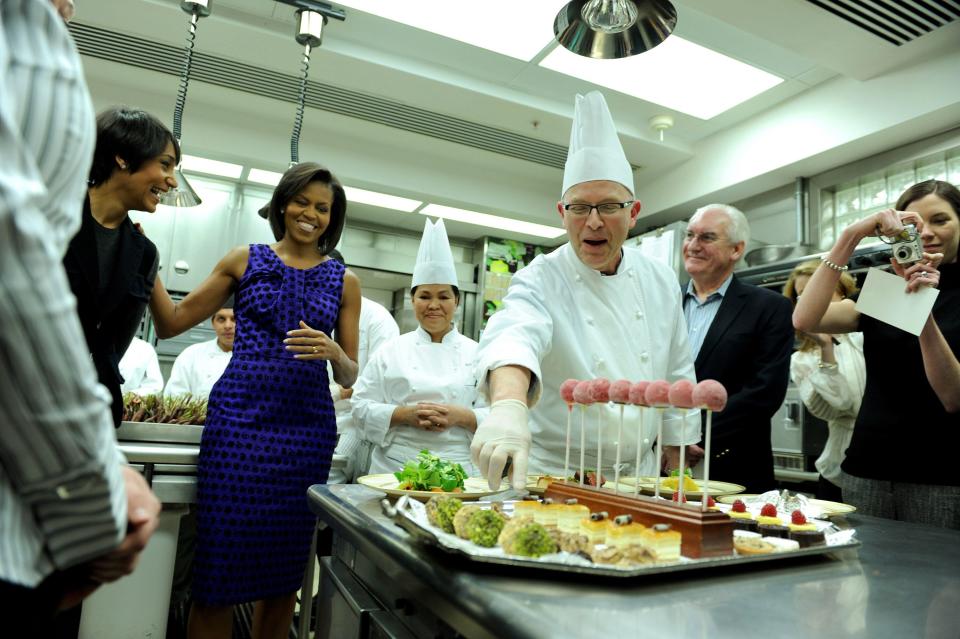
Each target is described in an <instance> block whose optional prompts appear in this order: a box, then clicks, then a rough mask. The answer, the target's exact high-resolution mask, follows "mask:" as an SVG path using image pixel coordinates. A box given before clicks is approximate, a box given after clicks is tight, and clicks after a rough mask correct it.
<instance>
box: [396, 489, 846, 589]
mask: <svg viewBox="0 0 960 639" xmlns="http://www.w3.org/2000/svg"><path fill="white" fill-rule="evenodd" d="M409 501H410V500H408V498H407V497H406V496H403V497H400V499H398V500H397V501H396V503H391V502H390V501H389V500H387V499H384V500H382V501H381V502H380V507H381V509H382V510H383V513H384V515H386V516H387V517H388V518H390V519H391V520H393V522H394V523H395V524H396V525H397V526H399V527H400V528H402V529H404V530H405V531H407V532H408V533H409V534H410V536H411V537H412V538H413V540H415V541H417V542H419V543H423V544H426V545H429V546H434V547H436V548H439V549H441V550H443V551H445V552H447V553H449V554H451V555H457V556H460V557H464V558H466V559H468V560H470V561H474V562H478V563H483V564H496V565H501V566H514V567H518V568H524V569H534V570H546V571H551V572H565V573H574V574H583V575H602V576H606V577H641V576H644V575H656V574H663V573H673V572H683V571H688V570H701V569H705V568H715V567H721V566H738V565H741V564H756V563H762V562H772V563H774V564H776V563H778V562H782V561H784V560H791V559H794V558H797V557H810V556H814V555H832V554H834V553H836V552H838V551H842V550H848V549H851V548H858V547H859V546H860V542H859V541H858V540H857V539H856V538H855V537H851V538H850V539H849V540H848V541H844V542H841V543H833V544H831V545H827V546H813V547H810V548H801V549H799V550H788V551H781V552H773V553H769V554H766V555H730V556H728V557H706V558H703V559H692V558H689V557H682V558H681V559H680V561H678V562H674V563H658V564H644V565H639V566H636V567H635V568H623V567H614V566H607V565H601V564H588V565H584V564H585V563H586V562H585V560H584V563H579V562H578V563H562V562H559V561H551V560H549V559H543V558H538V559H534V558H529V557H516V556H509V555H488V554H478V553H474V552H470V551H469V550H468V549H467V548H469V546H468V547H467V548H458V547H454V546H452V545H449V544H448V543H446V542H444V541H443V540H442V539H441V538H440V537H439V536H438V535H437V534H436V532H435V531H434V530H433V529H432V528H433V527H432V526H430V527H427V526H425V525H421V523H420V522H419V521H417V520H416V519H415V517H414V515H413V514H412V513H411V511H410V508H411V507H412V506H411V504H410V503H409ZM473 503H474V504H475V505H477V506H480V507H484V506H487V507H489V506H490V505H491V504H492V502H483V501H480V502H473ZM510 503H511V502H505V503H503V505H508V504H510ZM831 526H832V525H831ZM833 531H834V532H836V531H838V529H836V527H833ZM827 532H830V529H827ZM441 534H443V533H441ZM471 546H472V545H471ZM563 554H567V553H563ZM572 561H573V560H572Z"/></svg>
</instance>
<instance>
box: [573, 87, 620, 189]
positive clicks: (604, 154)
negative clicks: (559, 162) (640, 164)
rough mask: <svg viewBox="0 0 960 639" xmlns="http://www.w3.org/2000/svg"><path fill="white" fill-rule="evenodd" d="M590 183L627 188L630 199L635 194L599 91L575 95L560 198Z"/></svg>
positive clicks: (608, 111)
mask: <svg viewBox="0 0 960 639" xmlns="http://www.w3.org/2000/svg"><path fill="white" fill-rule="evenodd" d="M593 180H610V181H611V182H617V183H619V184H622V185H624V186H625V187H627V189H628V190H629V191H630V194H631V195H632V194H633V193H634V192H635V191H634V190H633V170H632V169H631V168H630V163H629V162H627V156H626V155H625V154H624V153H623V147H622V146H620V139H619V138H618V137H617V128H616V126H614V124H613V118H612V117H611V116H610V109H608V108H607V101H606V100H605V99H604V98H603V94H602V93H600V92H599V91H591V92H590V93H588V94H587V95H580V94H577V97H576V102H575V104H574V107H573V127H572V128H571V129H570V149H569V150H568V151H567V163H566V165H565V166H564V167H563V192H562V193H561V194H560V197H563V195H564V194H565V193H566V192H567V191H568V190H569V189H570V187H572V186H576V185H577V184H580V183H581V182H590V181H593Z"/></svg>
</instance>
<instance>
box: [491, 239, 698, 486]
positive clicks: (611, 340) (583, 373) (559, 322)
mask: <svg viewBox="0 0 960 639" xmlns="http://www.w3.org/2000/svg"><path fill="white" fill-rule="evenodd" d="M510 364H513V365H519V366H523V367H525V368H527V369H529V370H530V371H531V372H532V373H533V383H532V385H531V388H530V392H529V396H528V402H529V404H530V406H531V410H530V414H529V420H530V433H531V435H532V438H533V441H532V446H531V449H530V459H529V471H530V472H531V473H549V474H560V473H562V472H563V470H564V457H565V449H566V425H567V419H568V415H569V414H570V412H569V411H568V408H567V405H566V403H565V402H564V401H563V400H562V399H561V398H560V384H562V383H563V381H564V380H566V379H568V378H574V379H581V380H590V379H595V378H598V377H605V378H607V379H609V380H610V381H615V380H617V379H627V380H630V381H631V382H636V381H640V380H650V381H652V380H657V379H666V380H668V381H671V382H672V381H675V380H678V379H681V378H685V379H689V380H691V381H695V377H694V370H693V359H692V357H691V355H690V347H689V345H688V342H687V328H686V322H685V321H684V318H683V308H682V306H681V303H680V285H679V283H678V281H677V277H676V275H675V274H674V273H673V271H671V270H670V268H669V267H668V266H666V265H665V264H661V263H660V262H656V261H654V260H651V259H650V258H648V257H645V256H644V255H642V254H641V253H640V251H639V250H637V249H633V248H624V249H623V259H622V260H621V262H620V266H619V268H618V270H617V272H616V273H615V274H613V275H601V274H600V272H599V271H596V270H594V269H592V268H590V267H588V266H586V265H585V264H584V263H583V262H581V261H580V258H578V257H577V255H576V253H575V252H574V251H573V249H572V248H571V246H570V245H569V244H565V245H563V246H561V247H560V248H559V249H557V250H556V251H554V252H553V253H550V254H549V255H540V256H538V257H537V258H536V259H534V260H533V262H531V263H530V265H529V266H527V267H526V268H523V269H521V270H520V271H519V272H517V274H516V275H514V277H513V279H512V281H511V282H510V287H509V289H508V290H507V294H506V296H505V297H504V299H503V308H502V309H501V310H499V311H498V312H497V313H495V314H494V315H493V316H492V317H491V318H490V321H489V322H488V323H487V327H486V329H485V330H484V332H483V335H482V337H481V340H480V354H479V357H478V365H477V379H478V380H480V384H479V389H480V392H481V393H483V394H485V393H486V392H487V388H486V382H487V375H488V373H489V371H491V370H493V369H495V368H499V367H501V366H506V365H510ZM640 410H641V409H639V408H637V407H634V406H629V407H627V408H626V410H625V411H624V426H623V435H622V438H621V440H620V444H621V451H620V454H621V463H622V464H624V466H623V471H624V472H629V471H630V470H631V469H632V467H633V465H634V461H635V458H636V450H637V440H638V437H637V430H638V424H639V416H640ZM660 412H661V411H658V410H655V409H645V410H644V419H643V428H642V435H641V436H640V437H639V439H640V440H641V442H642V443H641V446H642V448H643V459H642V460H641V463H640V471H639V473H638V474H640V475H652V474H654V472H655V469H656V461H655V459H654V455H653V454H651V452H650V451H651V445H652V444H653V442H654V441H655V439H656V433H657V423H658V420H659V416H660ZM683 412H685V413H686V414H687V420H686V427H685V428H684V427H683V423H684V422H683V420H682V418H681V414H682V413H681V411H678V410H673V409H671V410H668V411H666V412H665V414H664V416H665V419H664V436H663V443H664V445H678V444H681V443H683V444H694V443H696V442H697V441H699V439H700V416H699V411H696V410H690V411H683ZM581 416H583V417H585V419H584V421H585V424H586V446H585V451H584V452H585V459H586V467H588V468H595V467H596V462H597V430H598V420H599V422H600V424H601V425H602V426H601V427H602V431H603V466H604V468H605V469H607V470H606V472H608V473H609V472H610V470H611V469H612V467H613V464H614V461H615V457H616V449H617V433H618V429H619V424H620V407H619V406H616V405H614V404H604V405H602V406H601V405H592V406H589V407H587V408H586V409H585V411H582V410H581V409H580V408H579V407H577V408H576V409H575V410H574V411H573V414H572V417H573V420H572V422H573V424H572V428H571V453H570V468H571V472H572V470H573V469H575V468H578V467H579V462H580V424H581Z"/></svg>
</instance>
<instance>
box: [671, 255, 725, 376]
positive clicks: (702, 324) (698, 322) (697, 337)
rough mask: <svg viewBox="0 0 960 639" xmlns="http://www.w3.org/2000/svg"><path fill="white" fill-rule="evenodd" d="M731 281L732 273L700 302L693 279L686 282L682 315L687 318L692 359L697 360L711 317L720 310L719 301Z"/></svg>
mask: <svg viewBox="0 0 960 639" xmlns="http://www.w3.org/2000/svg"><path fill="white" fill-rule="evenodd" d="M731 281H733V273H731V274H730V275H728V276H727V279H725V280H723V284H721V285H720V288H719V289H717V290H716V291H714V292H713V293H710V295H708V296H707V299H705V300H703V301H702V302H701V301H700V299H699V298H698V297H697V292H696V290H695V289H694V288H693V280H690V281H689V282H687V290H686V292H685V293H684V294H683V316H684V318H685V319H686V320H687V335H688V337H689V341H690V353H691V354H692V355H693V361H697V356H698V355H699V354H700V349H701V348H702V347H703V340H705V339H706V337H707V331H709V330H710V325H711V324H713V318H715V317H716V316H717V311H719V310H720V303H721V302H722V301H723V296H724V295H726V294H727V289H728V288H730V282H731Z"/></svg>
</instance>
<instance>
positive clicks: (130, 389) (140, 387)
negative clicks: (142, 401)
mask: <svg viewBox="0 0 960 639" xmlns="http://www.w3.org/2000/svg"><path fill="white" fill-rule="evenodd" d="M119 367H120V375H121V376H122V377H123V384H121V385H120V392H121V393H136V394H137V395H153V394H154V393H160V392H162V391H163V374H161V373H160V361H159V360H158V359H157V351H155V350H153V346H151V345H150V344H148V343H147V342H145V341H143V340H142V339H140V338H139V337H134V338H133V341H132V342H130V346H128V347H127V352H126V353H124V354H123V357H121V358H120V364H119Z"/></svg>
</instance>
